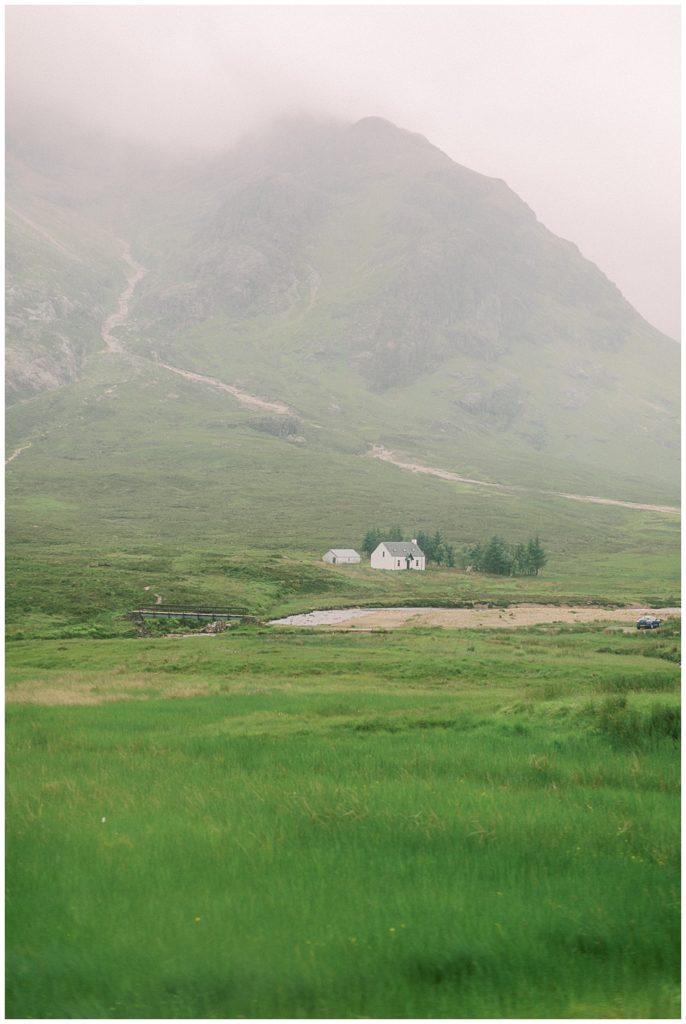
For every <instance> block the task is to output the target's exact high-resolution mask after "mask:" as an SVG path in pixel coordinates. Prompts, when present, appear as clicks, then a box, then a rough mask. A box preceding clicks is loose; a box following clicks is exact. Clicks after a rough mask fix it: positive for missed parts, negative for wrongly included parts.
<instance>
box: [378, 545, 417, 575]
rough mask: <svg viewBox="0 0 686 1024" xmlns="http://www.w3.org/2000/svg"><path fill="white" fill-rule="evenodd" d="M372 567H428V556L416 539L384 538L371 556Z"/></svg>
mask: <svg viewBox="0 0 686 1024" xmlns="http://www.w3.org/2000/svg"><path fill="white" fill-rule="evenodd" d="M371 567H372V569H396V570H397V569H426V557H425V555H424V552H423V551H422V549H421V548H420V547H419V546H418V544H417V541H416V540H382V541H381V543H380V544H379V545H378V547H376V548H374V550H373V551H372V556H371Z"/></svg>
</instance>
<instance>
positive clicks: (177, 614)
mask: <svg viewBox="0 0 686 1024" xmlns="http://www.w3.org/2000/svg"><path fill="white" fill-rule="evenodd" d="M126 617H127V618H129V619H182V620H183V619H206V620H207V621H209V622H219V621H222V622H230V621H236V620H239V621H241V622H242V621H243V620H244V619H248V618H252V616H251V614H250V612H248V611H247V609H245V608H189V607H188V606H187V605H183V606H178V605H163V604H157V605H155V606H154V607H153V608H136V609H135V610H134V611H132V612H129V613H128V614H127V616H126Z"/></svg>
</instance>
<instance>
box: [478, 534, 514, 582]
mask: <svg viewBox="0 0 686 1024" xmlns="http://www.w3.org/2000/svg"><path fill="white" fill-rule="evenodd" d="M483 571H484V572H488V573H491V575H493V576H509V575H510V573H511V572H512V555H511V554H510V553H509V551H508V550H507V545H506V544H505V541H504V540H503V539H502V537H498V536H493V537H491V539H490V540H489V542H488V544H487V545H486V549H485V551H484V553H483Z"/></svg>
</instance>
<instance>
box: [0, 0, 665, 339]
mask: <svg viewBox="0 0 686 1024" xmlns="http://www.w3.org/2000/svg"><path fill="white" fill-rule="evenodd" d="M6 48H7V58H6V67H7V102H8V104H9V105H10V106H12V105H13V104H15V103H16V102H17V101H18V100H19V99H27V100H30V101H34V102H39V103H40V102H49V103H51V104H53V105H58V106H60V107H61V108H63V109H64V110H66V111H67V112H68V113H69V114H72V115H74V114H76V115H78V116H79V117H83V118H85V119H87V120H88V121H89V122H94V123H97V124H99V125H101V126H102V127H105V128H107V129H111V130H113V131H116V132H118V133H126V134H131V135H134V136H136V137H144V138H146V139H148V140H154V141H160V142H164V143H166V144H168V143H173V144H175V145H179V146H193V147H200V148H207V149H208V150H209V149H216V148H218V147H221V146H225V145H228V144H230V143H231V142H232V141H233V140H234V139H236V138H237V137H239V136H240V135H241V134H242V133H243V132H245V131H246V130H250V129H251V128H253V127H254V126H261V125H262V124H263V123H264V122H265V121H267V120H268V119H269V118H271V117H273V116H275V115H279V114H284V113H291V112H299V111H305V112H310V113H315V114H317V113H322V114H326V115H334V116H337V117H341V118H343V119H345V120H351V121H353V120H358V119H359V118H361V117H365V116H367V115H379V116H382V117H386V118H388V119H390V120H392V121H394V122H395V123H396V124H399V125H401V126H402V127H404V128H408V129H410V130H412V131H418V132H421V133H422V134H424V135H426V136H427V137H428V138H429V139H430V140H431V141H432V142H433V143H435V144H436V145H437V146H439V147H440V148H441V149H443V150H445V152H446V153H448V155H449V156H451V157H452V158H453V159H454V160H457V161H458V162H459V163H462V164H465V165H466V166H468V167H471V168H472V169H473V170H476V171H480V172H481V173H483V174H488V175H491V176H493V177H498V178H504V179H505V181H507V183H508V184H509V185H510V186H511V188H513V189H514V191H515V192H517V194H518V195H520V196H521V197H522V198H523V199H524V200H525V201H526V202H527V203H528V204H529V205H530V206H531V207H532V208H533V209H534V211H535V212H536V214H537V215H538V217H539V218H540V219H541V220H542V221H543V223H544V224H546V225H547V226H548V227H549V228H550V229H551V230H552V231H554V232H555V233H556V234H558V235H561V236H562V237H564V238H569V239H571V240H572V241H574V242H576V243H577V245H578V246H579V247H580V249H581V251H582V252H583V254H584V255H585V256H587V257H588V258H589V259H591V260H593V261H594V262H595V263H597V264H598V266H600V268H601V269H602V270H603V271H604V272H605V273H606V274H607V275H608V277H610V278H611V280H613V281H614V282H615V283H616V284H617V285H618V286H619V288H620V289H621V290H622V292H623V293H624V295H625V296H626V298H627V299H628V300H629V301H630V302H631V303H632V304H633V305H634V306H635V307H636V308H637V309H638V310H639V312H641V313H642V314H643V315H644V316H645V317H646V318H647V319H648V320H649V321H650V322H651V323H653V324H655V325H656V326H657V327H659V328H660V329H661V330H663V331H665V332H666V333H668V334H670V335H671V336H672V337H675V336H677V335H678V332H679V299H680V272H679V255H680V225H679V217H680V215H679V187H680V166H679V154H680V111H679V100H680V67H679V61H680V8H679V6H677V5H666V6H659V7H656V6H637V7H636V6H633V7H632V6H592V5H591V6H552V5H546V6H539V7H525V6H458V5H452V6H431V7H427V6H417V5H412V6H336V7H332V6H307V5H304V6H297V7H295V6H285V5H284V6H256V5H250V6H226V5H217V6H207V7H201V6H190V5H188V6H174V7H172V6H132V7H124V6H114V5H113V6H105V7H95V6H78V7H76V6H72V7H59V6H24V5H20V6H14V7H8V8H6Z"/></svg>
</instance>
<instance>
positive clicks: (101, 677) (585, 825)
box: [6, 621, 680, 1019]
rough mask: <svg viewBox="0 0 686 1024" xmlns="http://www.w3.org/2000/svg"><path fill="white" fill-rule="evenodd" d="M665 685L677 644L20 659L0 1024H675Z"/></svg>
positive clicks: (447, 635)
mask: <svg viewBox="0 0 686 1024" xmlns="http://www.w3.org/2000/svg"><path fill="white" fill-rule="evenodd" d="M678 662H679V623H678V622H677V621H669V622H667V623H666V624H665V625H664V627H663V628H662V629H660V630H658V631H656V632H654V633H653V632H650V633H643V632H637V631H636V630H633V631H626V630H624V629H623V628H622V627H621V625H620V624H615V625H608V624H607V623H602V624H599V623H587V624H581V623H578V622H577V623H574V624H562V625H538V626H532V627H528V628H521V629H516V630H483V629H482V630H478V629H464V630H446V629H431V628H420V629H412V630H407V629H398V630H394V631H392V632H372V633H350V632H346V633H342V632H319V631H317V632H315V631H303V630H299V629H285V628H279V629H276V628H274V627H264V626H262V627H260V626H253V627H247V626H245V627H240V628H239V629H237V630H236V631H230V632H228V633H225V634H222V635H220V636H218V637H216V638H215V639H214V640H213V642H212V643H205V642H204V641H203V640H202V638H197V639H195V640H188V641H184V642H183V643H179V642H178V641H174V640H171V639H157V640H156V639H152V638H148V639H139V640H136V639H117V640H101V641H92V640H91V641H83V640H64V639H60V640H54V641H47V640H46V641H40V642H36V641H17V642H14V643H12V644H10V645H9V647H8V659H7V693H8V698H9V700H10V702H12V700H13V699H15V698H16V699H17V703H10V706H8V708H7V731H6V756H7V769H8V775H7V789H6V816H7V843H6V863H7V933H6V935H7V974H6V978H7V1012H8V1016H10V1017H23V1018H28V1017H66V1018H106V1019H112V1018H160V1017H163V1018H164V1017H166V1018H172V1019H175V1018H191V1017H192V1018H201V1019H206V1018H234V1017H247V1018H282V1017H286V1018H348V1017H373V1018H387V1017H399V1018H403V1017H409V1018H452V1019H455V1018H543V1017H548V1018H550V1017H552V1018H608V1017H619V1018H677V1017H678V1016H679V968H680V961H679V910H678V891H679V874H680V856H679V783H680V766H679V709H678V692H679V665H678ZM41 694H42V697H41ZM22 698H23V699H22Z"/></svg>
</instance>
